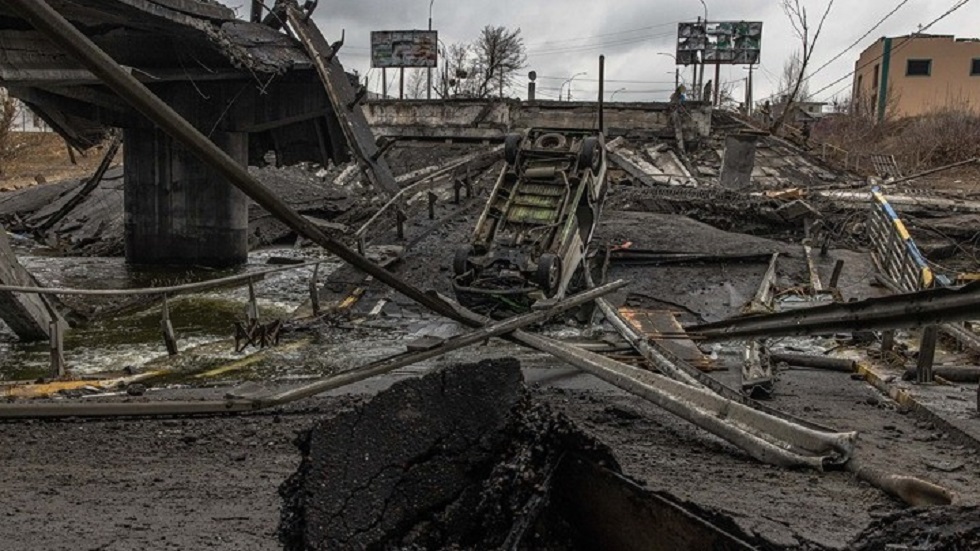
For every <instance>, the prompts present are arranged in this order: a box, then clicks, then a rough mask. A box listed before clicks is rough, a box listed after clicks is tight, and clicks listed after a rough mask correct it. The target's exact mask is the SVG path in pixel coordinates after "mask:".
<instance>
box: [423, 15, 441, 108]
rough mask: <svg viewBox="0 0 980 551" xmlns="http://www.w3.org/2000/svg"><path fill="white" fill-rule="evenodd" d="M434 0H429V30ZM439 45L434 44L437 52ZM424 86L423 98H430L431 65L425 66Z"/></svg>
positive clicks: (430, 28)
mask: <svg viewBox="0 0 980 551" xmlns="http://www.w3.org/2000/svg"><path fill="white" fill-rule="evenodd" d="M435 3H436V0H429V30H430V31H431V30H432V4H435ZM438 50H439V45H438V44H436V51H437V52H438ZM425 71H426V83H427V84H426V87H425V99H432V67H426V69H425Z"/></svg>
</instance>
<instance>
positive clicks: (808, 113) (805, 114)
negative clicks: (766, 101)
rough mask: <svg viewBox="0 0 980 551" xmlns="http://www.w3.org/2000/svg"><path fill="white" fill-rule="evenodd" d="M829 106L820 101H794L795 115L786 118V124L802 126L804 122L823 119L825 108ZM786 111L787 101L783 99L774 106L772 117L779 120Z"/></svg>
mask: <svg viewBox="0 0 980 551" xmlns="http://www.w3.org/2000/svg"><path fill="white" fill-rule="evenodd" d="M825 105H827V104H826V103H824V102H820V101H794V102H793V113H791V114H790V116H789V117H787V118H786V122H788V123H790V124H793V125H800V124H803V123H804V122H808V121H809V122H813V121H815V120H817V119H820V118H822V117H823V108H824V106H825ZM783 109H786V99H785V98H782V99H780V100H779V102H778V103H774V104H773V105H772V116H773V118H776V119H778V118H779V117H780V116H781V115H782V114H783Z"/></svg>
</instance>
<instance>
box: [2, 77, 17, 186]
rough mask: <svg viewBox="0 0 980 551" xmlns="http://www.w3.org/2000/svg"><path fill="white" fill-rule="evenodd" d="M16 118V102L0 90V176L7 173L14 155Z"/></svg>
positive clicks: (4, 91)
mask: <svg viewBox="0 0 980 551" xmlns="http://www.w3.org/2000/svg"><path fill="white" fill-rule="evenodd" d="M16 116H17V102H16V100H14V98H12V97H11V96H10V94H8V93H7V91H6V90H3V89H0V176H2V175H3V174H4V172H5V171H6V168H7V163H8V162H9V161H10V157H11V156H12V155H13V149H14V147H13V142H12V140H11V133H12V131H13V127H14V119H15V118H16Z"/></svg>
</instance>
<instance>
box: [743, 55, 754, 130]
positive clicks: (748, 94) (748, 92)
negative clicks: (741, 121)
mask: <svg viewBox="0 0 980 551" xmlns="http://www.w3.org/2000/svg"><path fill="white" fill-rule="evenodd" d="M753 68H754V65H752V64H751V63H750V64H749V83H748V86H746V87H745V114H746V115H748V116H750V117H751V116H752V103H753V102H754V101H755V98H753V97H752V69H753Z"/></svg>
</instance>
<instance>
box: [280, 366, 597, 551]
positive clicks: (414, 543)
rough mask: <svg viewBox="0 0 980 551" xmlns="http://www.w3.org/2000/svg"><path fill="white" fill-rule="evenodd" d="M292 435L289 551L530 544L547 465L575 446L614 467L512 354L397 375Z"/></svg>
mask: <svg viewBox="0 0 980 551" xmlns="http://www.w3.org/2000/svg"><path fill="white" fill-rule="evenodd" d="M297 443H298V445H299V447H300V449H301V451H302V453H303V461H302V464H301V466H300V468H299V470H298V471H297V472H296V474H294V475H293V476H292V477H290V479H289V480H288V481H287V482H285V483H284V484H283V486H282V487H281V488H280V494H281V495H282V497H283V501H284V507H283V515H282V522H281V525H280V532H279V533H280V539H281V541H282V542H283V543H284V545H285V548H286V549H287V550H290V551H300V550H303V551H307V550H308V551H314V550H326V549H365V548H388V547H393V548H398V549H420V550H421V549H446V548H466V549H475V548H480V549H492V548H498V547H500V546H502V545H504V544H505V542H506V543H508V544H509V545H510V547H508V548H511V549H516V548H520V549H541V548H543V547H542V546H540V545H538V544H537V543H535V541H534V538H535V536H534V534H535V532H536V531H535V530H533V529H531V527H532V526H533V525H534V524H535V522H537V520H538V519H537V515H538V514H540V512H541V510H542V509H543V505H544V504H545V503H546V501H547V497H546V496H547V493H548V491H549V480H550V476H551V474H552V473H553V472H554V470H555V468H556V467H557V464H558V462H559V461H560V460H562V459H563V458H564V457H565V456H566V455H567V454H583V455H586V456H589V457H591V458H594V459H596V460H601V461H602V462H603V463H604V464H605V465H607V466H608V467H612V468H615V463H614V462H613V461H612V459H611V456H610V454H609V452H608V450H607V449H605V448H604V447H603V446H601V445H599V444H597V443H595V442H594V441H592V440H590V439H588V438H586V437H584V436H583V435H582V434H581V433H580V432H578V431H577V430H576V429H575V428H574V427H573V426H572V425H571V423H570V422H569V421H568V420H567V419H566V418H564V417H563V416H560V415H557V414H555V413H553V412H552V411H551V410H550V409H549V408H548V407H546V406H544V405H542V404H540V403H535V402H534V401H533V400H532V399H531V398H530V396H529V395H528V393H527V391H526V389H525V387H524V383H523V378H522V376H521V371H520V364H519V362H517V361H516V360H513V359H501V360H493V361H484V362H481V363H479V364H469V365H457V366H453V367H450V368H447V369H445V370H442V371H439V372H436V373H433V374H430V375H428V376H426V377H423V378H421V379H413V380H407V381H403V382H400V383H398V384H396V385H395V386H393V387H392V388H391V389H390V390H388V391H385V392H382V393H381V394H379V395H377V396H376V397H374V398H373V399H371V400H370V401H368V402H367V403H364V404H360V405H357V406H354V407H353V408H351V409H349V410H347V411H344V412H340V413H338V414H336V415H334V416H333V417H332V418H330V419H327V420H325V421H321V422H319V423H317V424H316V425H315V426H314V427H313V428H312V429H310V430H309V431H307V432H306V433H304V434H302V435H301V436H300V437H299V438H298V442H297ZM522 541H523V543H521V542H522ZM518 543H521V545H520V547H518V546H517V544H518ZM551 543H552V544H553V543H554V542H551ZM559 548H569V547H559Z"/></svg>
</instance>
